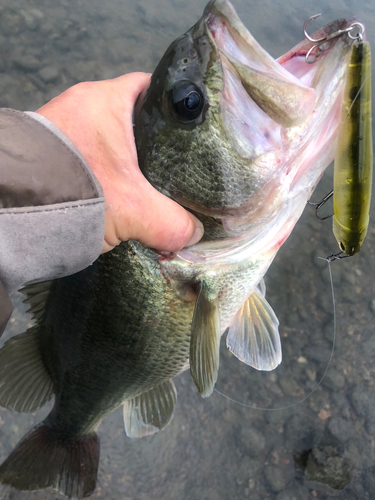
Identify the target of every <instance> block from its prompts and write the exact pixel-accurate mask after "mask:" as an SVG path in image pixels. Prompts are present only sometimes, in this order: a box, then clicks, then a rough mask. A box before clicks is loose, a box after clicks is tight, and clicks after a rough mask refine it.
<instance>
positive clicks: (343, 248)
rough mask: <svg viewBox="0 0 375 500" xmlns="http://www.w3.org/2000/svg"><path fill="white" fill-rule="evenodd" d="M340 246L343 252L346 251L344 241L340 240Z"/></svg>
mask: <svg viewBox="0 0 375 500" xmlns="http://www.w3.org/2000/svg"><path fill="white" fill-rule="evenodd" d="M339 247H340V248H341V250H342V251H343V252H345V246H344V243H343V242H342V241H340V245H339Z"/></svg>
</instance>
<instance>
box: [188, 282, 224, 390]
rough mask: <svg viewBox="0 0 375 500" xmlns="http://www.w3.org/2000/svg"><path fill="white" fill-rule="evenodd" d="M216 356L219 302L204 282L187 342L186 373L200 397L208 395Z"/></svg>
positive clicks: (218, 342) (213, 384) (218, 333)
mask: <svg viewBox="0 0 375 500" xmlns="http://www.w3.org/2000/svg"><path fill="white" fill-rule="evenodd" d="M219 356H220V314H219V300H218V298H217V296H212V295H211V294H210V292H209V289H208V286H207V284H206V282H205V281H202V282H201V283H200V285H199V292H198V298H197V302H196V304H195V310H194V316H193V322H192V326H191V340H190V373H191V376H192V378H193V380H194V383H195V385H196V387H197V389H198V391H199V393H200V395H201V396H202V397H204V398H205V397H207V396H210V394H211V393H212V391H213V389H214V386H215V383H216V380H217V376H218V372H219Z"/></svg>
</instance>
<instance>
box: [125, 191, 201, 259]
mask: <svg viewBox="0 0 375 500" xmlns="http://www.w3.org/2000/svg"><path fill="white" fill-rule="evenodd" d="M132 208H133V210H134V211H133V210H131V211H130V212H128V217H127V219H128V221H127V231H128V234H129V236H128V237H129V239H135V240H137V241H140V242H141V243H144V244H145V245H147V246H149V247H152V248H156V249H157V250H164V251H167V252H176V251H178V250H180V249H181V248H183V247H186V246H191V245H194V244H195V243H197V242H198V241H199V240H200V239H201V238H202V236H203V233H204V229H203V224H202V223H201V222H200V221H199V220H198V219H197V218H196V217H195V216H194V215H193V214H191V213H190V212H188V211H187V210H185V209H184V208H183V207H181V206H180V205H178V203H176V202H174V201H173V200H171V199H170V198H168V197H166V196H164V195H163V194H161V193H159V192H158V191H156V189H154V188H153V187H152V186H151V185H149V188H148V189H147V193H145V191H143V192H142V200H141V203H132ZM131 212H133V213H131ZM121 239H122V238H121Z"/></svg>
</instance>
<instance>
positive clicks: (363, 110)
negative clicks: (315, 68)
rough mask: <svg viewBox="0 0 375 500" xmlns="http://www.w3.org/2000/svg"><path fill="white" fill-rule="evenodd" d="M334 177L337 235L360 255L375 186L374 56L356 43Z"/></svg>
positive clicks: (348, 251) (351, 251) (342, 247)
mask: <svg viewBox="0 0 375 500" xmlns="http://www.w3.org/2000/svg"><path fill="white" fill-rule="evenodd" d="M341 116H342V126H341V129H340V132H339V138H338V143H337V150H336V157H335V163H334V174H333V176H334V177H333V210H334V215H333V223H332V226H333V234H334V235H335V238H336V241H337V243H338V245H339V247H340V250H341V251H343V252H345V253H346V255H349V256H351V255H354V254H355V253H357V252H359V250H360V248H361V245H362V243H363V240H364V239H365V236H366V233H367V228H368V224H369V211H370V202H371V185H372V162H373V159H372V132H371V53H370V44H369V42H365V41H362V40H361V41H357V42H355V43H353V46H352V50H351V54H350V61H349V67H348V74H347V80H346V85H345V93H344V101H343V108H342V115H341Z"/></svg>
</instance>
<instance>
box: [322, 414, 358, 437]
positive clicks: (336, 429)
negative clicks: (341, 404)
mask: <svg viewBox="0 0 375 500" xmlns="http://www.w3.org/2000/svg"><path fill="white" fill-rule="evenodd" d="M328 429H329V431H330V433H331V434H332V435H333V436H335V437H336V438H337V439H338V440H339V441H340V442H342V443H345V441H347V440H348V439H350V438H351V437H352V436H353V426H352V423H351V422H350V421H348V420H346V419H344V418H341V417H339V416H337V417H333V418H331V420H330V421H329V423H328Z"/></svg>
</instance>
